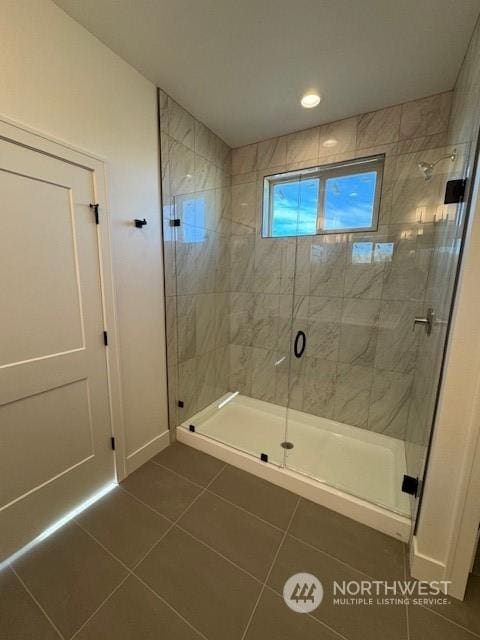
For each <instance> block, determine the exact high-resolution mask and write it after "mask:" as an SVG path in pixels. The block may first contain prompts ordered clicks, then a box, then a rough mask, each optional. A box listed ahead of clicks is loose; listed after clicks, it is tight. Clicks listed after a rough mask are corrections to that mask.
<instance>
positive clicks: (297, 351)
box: [293, 331, 307, 358]
mask: <svg viewBox="0 0 480 640" xmlns="http://www.w3.org/2000/svg"><path fill="white" fill-rule="evenodd" d="M300 340H301V346H299V342H300ZM306 346H307V337H306V336H305V334H304V333H303V331H299V332H298V333H297V335H296V336H295V342H294V343H293V353H294V354H295V357H296V358H301V357H302V356H303V352H304V351H305V347H306Z"/></svg>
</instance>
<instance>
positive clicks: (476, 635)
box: [417, 604, 480, 638]
mask: <svg viewBox="0 0 480 640" xmlns="http://www.w3.org/2000/svg"><path fill="white" fill-rule="evenodd" d="M417 606H419V607H421V608H422V609H425V610H426V611H429V612H430V613H433V615H435V616H438V617H439V618H441V619H442V620H445V621H446V622H450V624H453V626H454V627H458V628H459V629H463V631H467V632H468V633H469V634H470V635H471V636H473V637H474V638H480V634H479V633H476V632H475V631H472V630H471V629H469V628H468V627H464V626H463V625H462V624H460V623H459V622H456V621H455V620H452V619H451V618H447V617H446V616H444V615H442V614H441V613H439V612H438V611H435V609H430V607H427V606H426V605H424V604H419V605H417Z"/></svg>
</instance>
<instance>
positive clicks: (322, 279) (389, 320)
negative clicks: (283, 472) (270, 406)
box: [286, 145, 469, 520]
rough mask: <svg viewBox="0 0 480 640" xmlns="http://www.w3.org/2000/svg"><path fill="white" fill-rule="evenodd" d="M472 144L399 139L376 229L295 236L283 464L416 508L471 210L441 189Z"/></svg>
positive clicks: (397, 507)
mask: <svg viewBox="0 0 480 640" xmlns="http://www.w3.org/2000/svg"><path fill="white" fill-rule="evenodd" d="M468 153H469V149H468V145H457V146H456V153H454V149H453V148H452V147H440V148H435V149H431V150H427V151H420V152H409V153H402V154H399V155H397V153H396V151H395V150H390V151H389V152H388V153H387V155H386V157H385V174H384V182H383V186H382V189H383V193H382V201H381V207H380V212H379V223H378V228H377V229H376V230H372V231H367V232H364V231H360V232H352V231H350V232H346V233H335V234H332V233H327V234H322V233H317V234H315V235H299V236H298V237H297V238H296V240H295V242H296V251H295V255H296V258H295V278H294V291H293V319H292V343H291V354H292V356H291V364H290V379H289V391H288V394H289V397H288V413H287V438H286V439H287V441H288V442H289V443H290V448H289V449H287V451H286V466H287V467H288V468H290V469H292V470H294V471H296V472H299V473H302V474H305V475H307V476H309V477H311V478H314V479H315V480H317V481H320V482H323V483H325V484H327V485H329V486H331V487H333V488H335V489H339V490H341V491H344V492H346V493H349V494H351V495H353V496H355V497H358V498H361V499H363V500H366V501H368V502H370V503H374V504H376V505H378V506H380V507H383V508H386V509H388V510H390V511H393V512H396V513H398V514H400V515H405V516H407V517H410V516H411V517H412V520H415V517H416V510H417V508H418V496H419V494H420V491H421V479H422V477H423V474H424V467H425V459H426V455H427V450H428V445H429V440H430V435H431V431H432V425H433V419H434V411H435V405H436V398H437V393H438V390H439V384H440V372H441V365H442V360H443V354H444V349H445V344H446V338H447V329H448V320H449V315H450V310H451V307H452V304H453V295H454V282H455V275H456V273H457V268H458V262H459V254H460V247H461V242H462V234H463V228H464V222H465V206H464V205H462V204H444V202H443V201H444V195H445V188H446V183H447V181H448V180H449V179H453V178H462V177H463V176H464V175H465V174H466V168H465V167H466V165H467V164H468ZM453 156H454V157H453ZM438 158H444V162H443V163H441V162H440V163H438V164H436V165H435V167H434V170H433V174H432V176H429V177H428V179H425V178H426V176H425V175H424V174H423V173H422V172H421V171H420V169H419V165H421V163H422V162H427V161H428V162H431V163H433V162H435V161H436V160H437V159H438ZM337 188H338V191H340V190H341V188H342V186H341V185H338V187H337ZM301 209H302V207H301V206H300V210H301ZM430 309H432V310H433V315H432V312H431V311H430ZM416 319H417V322H415V320H416ZM430 328H431V331H430ZM427 329H428V331H427ZM299 335H302V336H303V335H304V338H305V340H304V339H303V337H302V344H303V341H304V342H305V348H304V349H303V350H302V353H296V350H295V346H296V345H295V338H296V337H297V336H299ZM297 356H298V357H297ZM412 494H413V495H412Z"/></svg>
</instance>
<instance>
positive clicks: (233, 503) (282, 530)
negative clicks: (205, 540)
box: [151, 445, 298, 533]
mask: <svg viewBox="0 0 480 640" xmlns="http://www.w3.org/2000/svg"><path fill="white" fill-rule="evenodd" d="M185 446H187V445H185ZM151 462H154V463H155V464H156V465H157V466H159V467H162V469H165V470H167V471H171V472H172V473H174V474H175V475H176V476H179V477H180V478H182V479H183V480H189V481H190V482H192V483H193V484H195V485H197V486H198V487H201V488H202V489H207V492H208V493H211V494H212V495H214V496H215V497H217V498H219V499H220V500H223V502H226V503H227V504H230V505H232V506H233V507H237V509H240V511H243V512H244V513H248V515H250V516H253V517H254V518H257V520H260V521H261V522H264V523H265V524H268V525H270V526H271V527H273V528H274V529H277V531H281V532H282V533H283V532H284V531H285V529H282V527H279V526H278V525H276V524H273V522H269V521H268V520H265V519H264V518H262V517H261V516H259V515H258V514H256V513H253V511H249V510H248V509H246V508H245V507H242V506H240V505H239V504H236V503H235V502H232V501H231V500H229V499H228V498H225V496H222V495H221V494H219V493H217V492H216V491H214V490H213V489H210V487H211V485H212V484H213V480H212V481H211V482H209V483H208V485H206V486H204V485H201V484H198V482H195V481H194V480H191V479H190V478H187V476H184V475H183V474H182V473H180V472H178V471H173V470H172V469H170V468H169V467H166V466H165V465H163V464H161V463H160V462H155V461H154V460H151ZM228 466H231V465H229V464H228V463H225V466H224V467H223V469H221V471H220V473H221V472H222V471H224V470H225V467H228ZM234 468H236V467H234ZM245 473H249V472H248V471H246V472H245ZM218 475H220V474H218ZM218 475H217V476H216V477H215V478H214V480H216V479H217V477H218ZM260 479H261V480H262V479H263V478H260ZM264 482H267V483H268V484H272V483H271V482H268V480H264ZM272 486H274V487H277V485H272ZM277 488H278V489H281V490H282V491H287V493H291V492H290V491H288V489H283V487H277ZM292 495H294V496H295V497H298V496H296V494H292Z"/></svg>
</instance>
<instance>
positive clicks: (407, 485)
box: [402, 475, 418, 497]
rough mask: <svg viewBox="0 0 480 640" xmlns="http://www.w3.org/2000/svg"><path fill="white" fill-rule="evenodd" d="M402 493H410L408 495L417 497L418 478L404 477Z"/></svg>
mask: <svg viewBox="0 0 480 640" xmlns="http://www.w3.org/2000/svg"><path fill="white" fill-rule="evenodd" d="M402 491H403V493H408V495H410V496H415V497H416V496H417V495H418V478H414V477H413V476H407V475H405V476H403V481H402Z"/></svg>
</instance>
